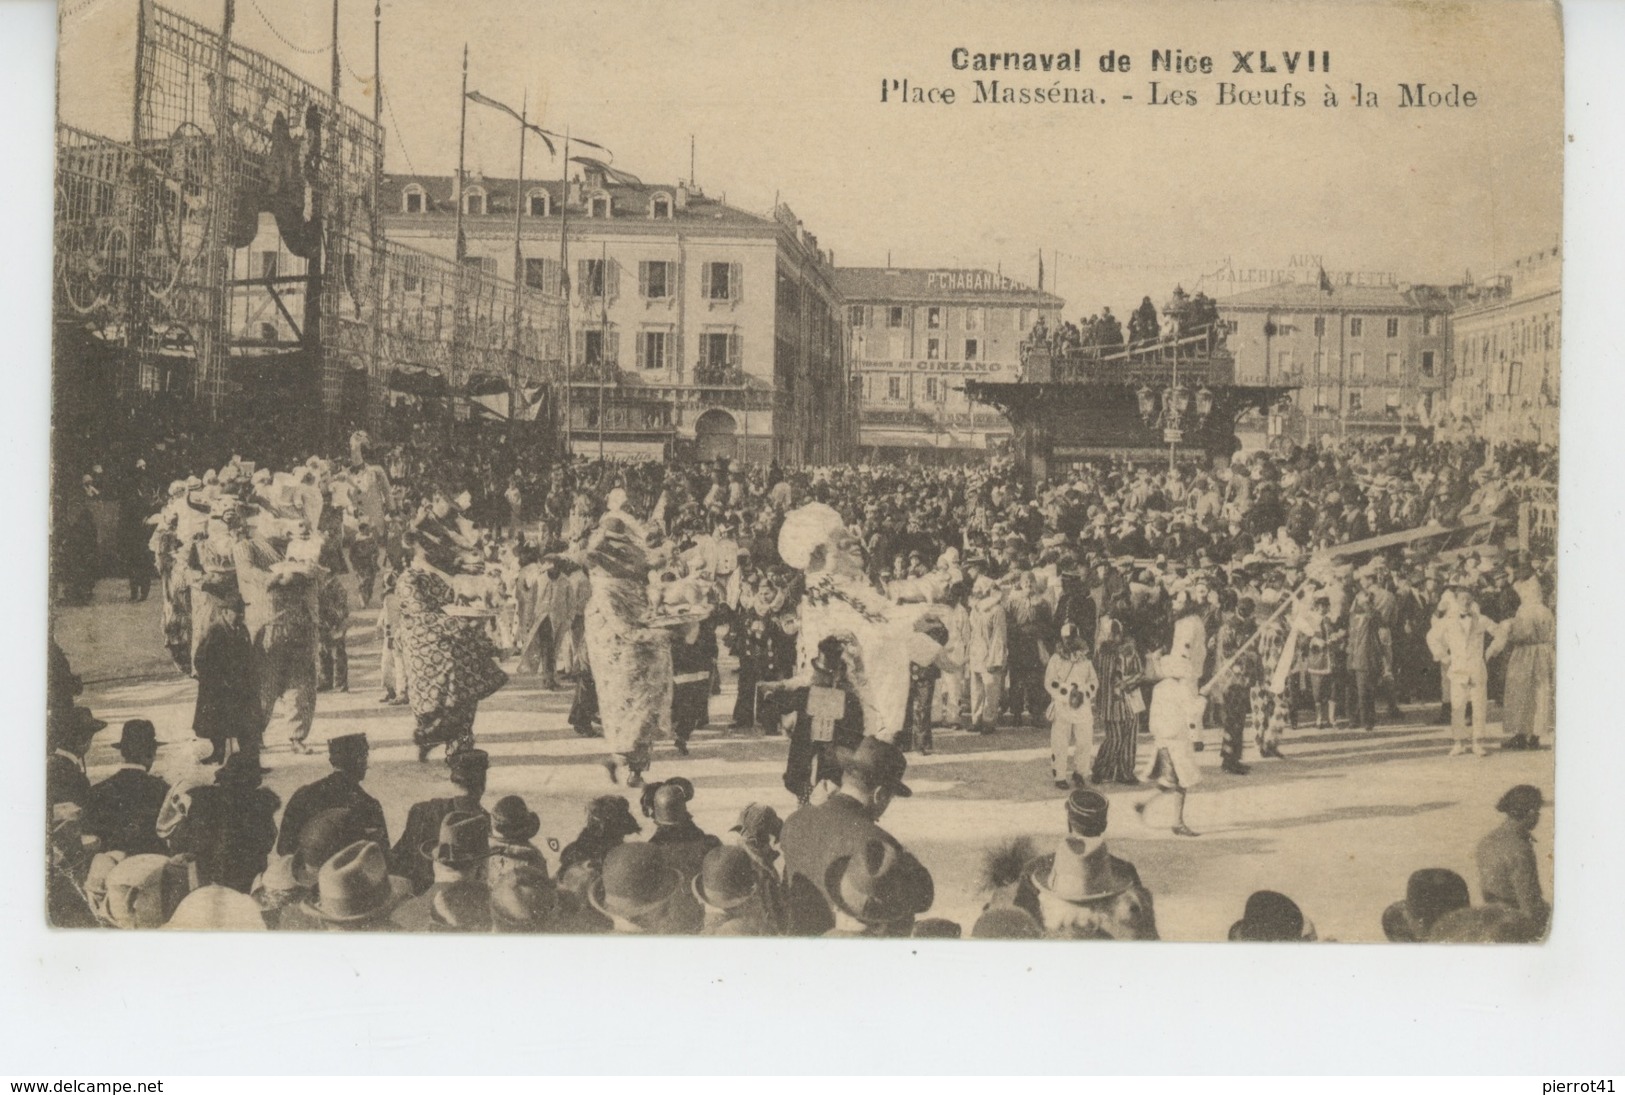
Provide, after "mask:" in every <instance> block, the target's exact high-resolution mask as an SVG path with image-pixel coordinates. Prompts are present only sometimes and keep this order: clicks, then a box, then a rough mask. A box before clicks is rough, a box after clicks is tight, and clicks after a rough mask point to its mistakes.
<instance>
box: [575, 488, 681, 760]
mask: <svg viewBox="0 0 1625 1095" xmlns="http://www.w3.org/2000/svg"><path fill="white" fill-rule="evenodd" d="M586 563H587V572H588V575H589V577H590V579H591V583H592V592H591V594H590V595H589V596H588V599H587V609H586V621H585V624H586V626H585V638H586V647H587V661H588V664H589V666H590V667H591V669H592V676H593V680H594V681H595V682H596V683H597V686H598V711H599V718H600V719H601V721H602V722H603V726H604V739H605V741H606V743H607V744H608V745H609V749H610V756H609V758H608V760H606V761H605V767H607V768H608V769H609V774H610V778H611V779H612V780H614V779H618V773H619V772H620V771H621V770H622V769H625V771H626V773H627V779H626V782H627V786H629V787H637V786H641V785H642V783H643V772H644V771H645V770H646V769H647V768H648V767H649V746H650V743H651V742H654V741H657V740H659V739H660V738H665V737H670V736H671V698H672V681H671V634H670V632H668V631H666V630H663V629H661V628H657V627H650V626H648V620H649V616H650V611H651V606H650V604H649V560H648V553H647V551H646V549H645V546H644V538H643V530H642V529H641V528H640V527H639V526H638V524H637V522H635V521H633V520H632V519H631V518H630V517H628V516H626V514H624V513H620V512H618V511H613V510H612V511H611V512H609V513H606V514H605V515H604V516H603V518H602V519H600V521H599V523H598V528H597V529H596V530H594V531H593V533H592V536H591V538H590V539H589V540H588V542H587V556H586Z"/></svg>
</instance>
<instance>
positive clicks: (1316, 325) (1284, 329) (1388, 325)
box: [1266, 315, 1439, 338]
mask: <svg viewBox="0 0 1625 1095" xmlns="http://www.w3.org/2000/svg"><path fill="white" fill-rule="evenodd" d="M1348 320H1349V332H1348V333H1349V337H1350V338H1364V337H1365V321H1366V317H1365V316H1349V317H1348ZM1266 322H1273V323H1274V324H1275V327H1276V330H1277V332H1278V333H1281V334H1290V333H1291V332H1293V331H1295V330H1296V329H1297V324H1295V323H1294V322H1293V317H1292V316H1270V317H1269V318H1268V320H1267V321H1266ZM1399 323H1400V317H1399V316H1384V317H1383V319H1382V325H1383V334H1384V336H1386V337H1387V338H1398V337H1399V330H1400V327H1399ZM1310 328H1311V330H1312V331H1313V332H1314V336H1315V337H1316V338H1325V337H1326V317H1325V316H1315V317H1314V318H1313V319H1312V320H1311V321H1310ZM1333 333H1334V334H1335V332H1333ZM1438 333H1439V317H1438V316H1436V315H1424V316H1423V317H1422V334H1423V336H1424V337H1426V336H1431V335H1436V334H1438Z"/></svg>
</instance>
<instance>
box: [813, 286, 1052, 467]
mask: <svg viewBox="0 0 1625 1095" xmlns="http://www.w3.org/2000/svg"><path fill="white" fill-rule="evenodd" d="M835 284H836V287H837V288H838V290H839V291H840V295H841V297H842V299H843V301H844V304H845V307H846V313H847V316H846V333H847V339H848V356H849V357H850V358H851V361H852V368H853V372H854V377H855V382H856V384H857V385H858V388H859V391H858V399H859V401H860V411H859V425H860V430H859V438H858V440H859V444H860V446H861V448H862V452H863V453H864V455H865V456H866V457H869V456H899V455H904V454H909V453H912V454H914V455H916V456H919V457H922V458H929V459H944V460H946V459H955V458H961V457H964V456H967V455H973V454H977V453H984V452H985V451H986V450H987V449H988V447H989V446H990V445H992V444H995V443H997V442H999V441H1001V440H1006V439H1008V438H1009V437H1010V436H1011V427H1010V423H1009V422H1008V421H1007V420H1006V419H1005V417H1004V416H1003V415H1001V414H999V413H998V412H997V411H994V410H992V409H991V408H988V407H986V406H980V405H973V404H972V403H971V402H970V401H969V400H968V399H967V398H966V396H965V392H964V387H963V384H964V381H965V380H966V379H968V378H970V379H978V380H986V381H993V382H1003V381H1014V380H1017V379H1019V377H1020V370H1021V343H1022V340H1023V339H1025V338H1026V337H1027V336H1028V334H1029V333H1030V332H1031V330H1032V328H1033V326H1034V325H1035V324H1036V323H1037V322H1038V320H1039V318H1040V317H1042V318H1043V319H1044V322H1045V324H1046V325H1047V326H1048V327H1049V328H1050V329H1054V328H1055V327H1056V326H1057V324H1058V323H1059V321H1060V316H1061V308H1062V306H1063V305H1064V303H1065V302H1064V301H1063V300H1062V299H1061V298H1060V297H1057V296H1055V295H1054V294H1052V293H1045V292H1043V291H1041V290H1035V289H1029V288H1028V287H1026V286H1024V285H1021V284H1020V283H1018V282H1015V281H1012V280H1011V279H1009V278H1005V277H1001V276H999V275H998V274H994V273H992V272H990V271H987V270H903V269H893V268H890V267H844V268H841V269H839V270H837V271H836V274H835Z"/></svg>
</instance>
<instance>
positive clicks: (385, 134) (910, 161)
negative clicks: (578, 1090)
mask: <svg viewBox="0 0 1625 1095" xmlns="http://www.w3.org/2000/svg"><path fill="white" fill-rule="evenodd" d="M59 25H60V53H59V62H60V67H59V84H58V93H57V104H58V118H57V128H56V162H55V194H56V204H55V219H54V239H55V261H54V266H53V269H52V321H53V354H52V363H51V368H52V377H53V407H52V461H51V476H52V478H51V499H52V508H51V531H50V536H51V543H50V551H51V556H50V557H51V581H50V588H49V594H48V595H49V598H50V640H49V641H50V647H49V652H50V660H49V676H48V680H47V682H45V683H46V687H47V689H48V704H47V727H46V737H47V742H46V756H45V758H44V774H43V778H44V781H45V788H46V799H47V803H46V805H47V818H46V825H47V833H48V841H47V848H46V853H45V854H46V856H47V863H46V864H45V866H46V869H47V874H48V879H49V882H48V888H47V894H46V909H45V910H44V912H45V917H46V920H47V921H48V923H50V924H51V925H53V926H54V927H56V928H61V929H69V928H72V929H85V930H93V929H94V930H99V929H116V930H143V929H160V928H168V929H176V930H193V931H201V930H221V931H237V932H242V931H274V932H278V933H281V934H283V935H290V934H291V933H297V932H326V931H368V932H405V933H409V932H487V933H489V932H500V933H553V934H563V933H600V934H662V935H707V936H803V937H805V936H836V937H892V938H896V937H916V938H920V937H924V938H939V939H941V938H951V939H964V940H967V941H969V940H979V939H1045V940H1071V939H1119V940H1121V939H1129V940H1144V941H1152V940H1170V941H1214V942H1217V941H1226V940H1230V941H1239V942H1309V941H1321V942H1330V941H1336V942H1374V943H1375V942H1385V941H1386V942H1408V943H1450V942H1478V943H1534V942H1539V941H1541V940H1543V939H1545V938H1546V937H1547V934H1548V932H1549V930H1550V925H1551V916H1552V909H1553V907H1554V904H1555V903H1558V902H1560V901H1561V900H1562V898H1563V895H1561V894H1557V893H1554V886H1553V824H1552V818H1553V809H1554V800H1555V787H1554V752H1553V750H1554V749H1555V748H1556V744H1557V743H1556V726H1555V722H1556V703H1555V688H1556V636H1557V630H1556V619H1555V616H1554V614H1553V607H1554V605H1555V604H1556V599H1555V590H1556V584H1557V581H1558V573H1557V566H1556V559H1557V550H1556V533H1557V508H1558V507H1557V470H1558V452H1559V437H1558V432H1559V418H1560V414H1559V411H1560V405H1561V400H1560V395H1561V383H1560V368H1559V361H1560V357H1561V353H1562V344H1563V339H1562V301H1561V292H1562V279H1561V272H1562V262H1563V256H1562V254H1561V251H1560V240H1561V230H1562V174H1563V172H1562V163H1563V135H1564V134H1563V41H1562V23H1561V18H1560V12H1559V10H1558V9H1557V7H1556V6H1555V5H1553V4H1550V3H1541V2H1523V0H1495V2H1484V3H1473V4H1467V3H1459V2H1440V3H1426V4H1423V3H1413V2H1401V0H1391V2H1390V0H1371V2H1360V3H1345V2H1333V0H1305V2H1300V3H1293V4H1279V3H1271V4H1266V3H1262V2H1252V0H1231V2H1225V3H1198V2H1195V0H1188V2H1187V0H1158V2H1155V3H1134V4H1130V3H1061V2H1031V3H1020V4H1010V3H995V2H992V0H953V2H948V3H935V2H933V3H925V2H923V0H922V2H914V0H905V2H901V3H888V4H877V3H876V4H871V3H857V2H853V0H834V2H827V3H819V4H809V5H799V6H796V5H761V4H753V3H745V2H743V0H705V2H703V3H702V2H699V0H690V2H678V3H670V4H663V5H659V6H652V5H642V4H631V3H616V4H607V5H606V4H596V3H587V2H578V0H558V2H555V3H549V4H546V5H534V4H528V3H522V2H519V0H475V2H470V3H461V4H449V3H444V2H440V0H382V2H379V0H276V2H274V3H273V2H272V0H65V2H64V3H63V4H62V5H61V7H60V10H59ZM288 945H289V946H297V943H294V942H290V943H288Z"/></svg>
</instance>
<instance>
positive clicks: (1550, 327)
mask: <svg viewBox="0 0 1625 1095" xmlns="http://www.w3.org/2000/svg"><path fill="white" fill-rule="evenodd" d="M1558 337H1559V336H1558V331H1557V324H1556V323H1555V322H1554V321H1553V320H1552V317H1551V315H1550V313H1547V314H1543V315H1542V316H1541V317H1540V318H1539V319H1534V318H1529V319H1519V320H1514V321H1510V322H1508V323H1505V324H1502V325H1501V326H1499V327H1497V328H1496V329H1495V330H1494V331H1491V332H1487V333H1485V334H1482V335H1478V336H1476V337H1474V336H1468V337H1466V338H1463V339H1462V340H1461V354H1460V363H1461V368H1462V373H1463V375H1466V376H1472V375H1474V374H1476V373H1477V372H1478V371H1479V368H1480V367H1482V366H1484V365H1487V364H1489V363H1490V362H1492V361H1498V360H1500V359H1501V358H1503V357H1505V356H1506V355H1507V354H1509V353H1520V354H1528V353H1543V352H1546V351H1550V350H1554V349H1556V348H1557V344H1558Z"/></svg>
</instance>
